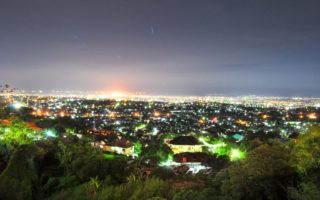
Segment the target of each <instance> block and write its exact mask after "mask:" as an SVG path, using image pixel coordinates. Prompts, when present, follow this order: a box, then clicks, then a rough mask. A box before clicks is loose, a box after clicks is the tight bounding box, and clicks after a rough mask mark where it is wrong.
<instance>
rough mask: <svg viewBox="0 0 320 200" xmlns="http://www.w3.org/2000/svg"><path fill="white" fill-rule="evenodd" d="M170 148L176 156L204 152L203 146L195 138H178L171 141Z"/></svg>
mask: <svg viewBox="0 0 320 200" xmlns="http://www.w3.org/2000/svg"><path fill="white" fill-rule="evenodd" d="M167 144H168V146H169V147H170V148H171V150H172V152H173V153H174V154H178V153H184V152H189V153H195V152H202V146H203V145H202V144H200V143H199V142H198V140H197V139H196V138H195V137H193V136H178V137H175V138H174V139H172V140H171V141H169V142H168V143H167Z"/></svg>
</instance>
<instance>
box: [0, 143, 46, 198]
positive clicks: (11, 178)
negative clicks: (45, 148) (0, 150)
mask: <svg viewBox="0 0 320 200" xmlns="http://www.w3.org/2000/svg"><path fill="white" fill-rule="evenodd" d="M40 155H42V151H41V149H39V148H38V147H37V146H36V145H34V144H30V145H22V146H20V147H18V148H17V150H16V151H15V152H14V154H13V155H12V157H11V159H10V162H9V164H8V166H7V168H6V169H5V170H4V171H3V173H2V174H1V176H0V194H1V198H2V199H12V200H14V199H17V200H18V199H34V198H35V197H36V194H37V189H38V187H37V185H38V176H37V166H36V163H35V158H36V157H38V156H40Z"/></svg>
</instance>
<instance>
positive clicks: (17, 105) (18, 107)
mask: <svg viewBox="0 0 320 200" xmlns="http://www.w3.org/2000/svg"><path fill="white" fill-rule="evenodd" d="M12 107H13V108H14V109H16V110H19V109H20V108H22V107H23V104H22V103H20V102H15V103H13V104H12Z"/></svg>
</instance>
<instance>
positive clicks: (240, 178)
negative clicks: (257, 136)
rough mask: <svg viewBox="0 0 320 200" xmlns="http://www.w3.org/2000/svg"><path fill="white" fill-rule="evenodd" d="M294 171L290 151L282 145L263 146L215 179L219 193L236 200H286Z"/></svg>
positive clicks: (220, 173)
mask: <svg viewBox="0 0 320 200" xmlns="http://www.w3.org/2000/svg"><path fill="white" fill-rule="evenodd" d="M292 178H293V171H292V169H291V167H290V166H289V151H288V149H287V148H286V147H285V146H284V145H281V144H273V145H271V146H270V145H262V146H260V147H258V148H257V149H256V150H254V151H252V152H251V153H249V154H248V157H247V158H246V159H244V160H242V161H239V162H235V163H233V164H231V165H230V167H228V168H227V169H226V170H222V171H221V172H219V173H218V175H217V176H216V177H215V179H214V185H215V187H216V189H217V193H218V194H219V193H220V194H221V195H222V196H224V197H231V198H232V199H244V198H245V199H283V198H285V197H286V196H287V194H286V191H285V188H284V186H286V185H289V184H290V183H291V181H292Z"/></svg>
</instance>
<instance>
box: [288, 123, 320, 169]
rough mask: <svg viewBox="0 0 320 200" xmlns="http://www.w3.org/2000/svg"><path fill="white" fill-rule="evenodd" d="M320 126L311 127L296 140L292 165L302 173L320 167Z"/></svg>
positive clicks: (291, 156)
mask: <svg viewBox="0 0 320 200" xmlns="http://www.w3.org/2000/svg"><path fill="white" fill-rule="evenodd" d="M319 152H320V128H319V127H311V128H310V129H309V131H307V132H306V133H305V134H301V135H299V136H298V138H297V139H296V140H295V143H294V146H293V149H292V151H291V155H290V162H291V165H292V166H294V167H295V168H296V169H297V171H298V172H300V173H308V172H310V171H312V170H315V169H319V168H320V153H319Z"/></svg>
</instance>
